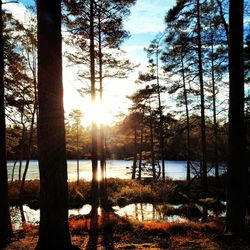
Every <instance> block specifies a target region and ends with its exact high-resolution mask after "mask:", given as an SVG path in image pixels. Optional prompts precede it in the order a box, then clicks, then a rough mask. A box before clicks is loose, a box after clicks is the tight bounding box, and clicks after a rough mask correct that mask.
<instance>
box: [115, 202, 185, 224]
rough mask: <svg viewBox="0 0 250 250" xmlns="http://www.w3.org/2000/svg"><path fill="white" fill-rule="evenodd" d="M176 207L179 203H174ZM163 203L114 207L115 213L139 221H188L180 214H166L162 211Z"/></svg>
mask: <svg viewBox="0 0 250 250" xmlns="http://www.w3.org/2000/svg"><path fill="white" fill-rule="evenodd" d="M172 206H173V207H175V208H178V207H179V205H172ZM162 207H163V205H153V204H150V203H134V204H130V205H127V206H125V207H123V208H120V207H119V206H115V207H113V208H114V210H115V213H116V214H118V215H120V216H127V217H129V218H130V219H135V220H139V221H162V220H164V221H168V222H175V221H180V222H184V221H187V219H186V218H184V217H182V216H179V215H171V216H166V215H165V214H164V213H163V212H162Z"/></svg>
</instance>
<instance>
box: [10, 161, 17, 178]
mask: <svg viewBox="0 0 250 250" xmlns="http://www.w3.org/2000/svg"><path fill="white" fill-rule="evenodd" d="M16 163H17V160H15V161H14V164H13V168H12V174H11V181H12V182H13V181H14V176H15V168H16Z"/></svg>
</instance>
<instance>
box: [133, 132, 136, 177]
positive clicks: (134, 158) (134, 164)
mask: <svg viewBox="0 0 250 250" xmlns="http://www.w3.org/2000/svg"><path fill="white" fill-rule="evenodd" d="M136 163H137V129H136V127H134V157H133V167H132V180H134V179H135V176H136Z"/></svg>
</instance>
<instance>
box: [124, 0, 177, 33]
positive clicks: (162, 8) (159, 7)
mask: <svg viewBox="0 0 250 250" xmlns="http://www.w3.org/2000/svg"><path fill="white" fill-rule="evenodd" d="M174 4H175V0H169V1H166V0H154V1H152V0H137V3H136V5H135V6H133V7H132V8H131V16H130V17H129V18H128V20H127V21H126V22H125V28H126V29H128V30H129V31H130V33H131V34H138V33H145V32H160V31H163V30H164V27H165V26H164V17H165V14H166V12H167V10H169V9H170V8H171V7H173V6H174Z"/></svg>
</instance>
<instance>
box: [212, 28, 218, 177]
mask: <svg viewBox="0 0 250 250" xmlns="http://www.w3.org/2000/svg"><path fill="white" fill-rule="evenodd" d="M210 29H211V44H212V46H211V49H212V51H211V64H212V93H213V123H214V167H215V177H216V178H217V179H218V178H219V163H218V125H217V113H216V112H217V109H216V87H215V68H214V61H215V59H214V36H213V30H212V27H210Z"/></svg>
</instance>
